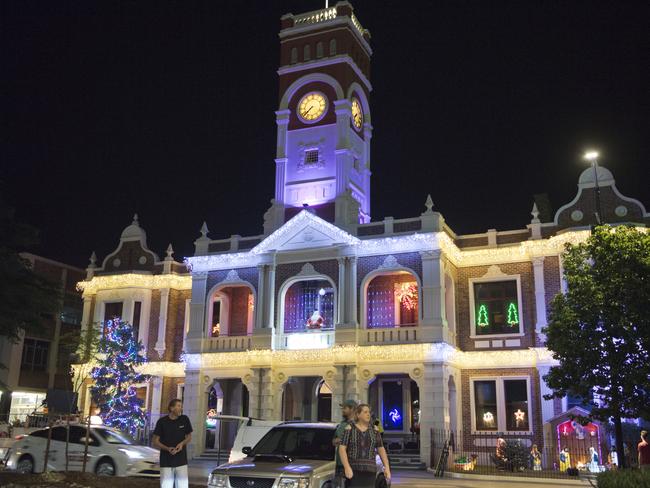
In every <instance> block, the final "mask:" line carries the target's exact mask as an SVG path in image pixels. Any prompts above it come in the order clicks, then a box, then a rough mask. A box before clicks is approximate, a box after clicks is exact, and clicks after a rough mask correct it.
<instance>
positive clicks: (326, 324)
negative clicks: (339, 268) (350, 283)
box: [284, 280, 334, 333]
mask: <svg viewBox="0 0 650 488" xmlns="http://www.w3.org/2000/svg"><path fill="white" fill-rule="evenodd" d="M333 328H334V289H333V288H332V285H331V284H330V283H329V282H328V281H326V280H306V281H299V282H297V283H294V284H293V285H291V286H290V287H289V289H288V290H287V292H286V294H285V297H284V332H285V333H290V332H305V331H307V330H322V329H333Z"/></svg>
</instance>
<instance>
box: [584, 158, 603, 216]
mask: <svg viewBox="0 0 650 488" xmlns="http://www.w3.org/2000/svg"><path fill="white" fill-rule="evenodd" d="M598 156H599V154H598V151H588V152H586V153H585V159H586V160H587V161H589V162H590V163H591V167H592V168H593V169H594V185H595V193H594V195H595V199H596V222H597V223H598V225H600V224H602V223H603V222H602V221H601V219H602V216H603V212H602V208H601V206H600V186H598Z"/></svg>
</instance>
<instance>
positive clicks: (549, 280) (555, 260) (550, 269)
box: [535, 256, 561, 346]
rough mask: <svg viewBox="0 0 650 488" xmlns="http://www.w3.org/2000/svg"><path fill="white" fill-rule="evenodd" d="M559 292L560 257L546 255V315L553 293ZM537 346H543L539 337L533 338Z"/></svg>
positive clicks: (553, 296)
mask: <svg viewBox="0 0 650 488" xmlns="http://www.w3.org/2000/svg"><path fill="white" fill-rule="evenodd" d="M560 292H561V281H560V258H559V257H558V256H547V257H546V258H544V298H545V299H546V316H547V318H548V317H549V314H550V313H551V302H552V301H553V298H555V295H557V294H558V293H560ZM535 342H536V345H537V346H543V344H542V342H541V341H540V340H539V338H537V337H536V338H535Z"/></svg>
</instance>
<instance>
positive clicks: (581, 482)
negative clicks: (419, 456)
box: [427, 468, 589, 486]
mask: <svg viewBox="0 0 650 488" xmlns="http://www.w3.org/2000/svg"><path fill="white" fill-rule="evenodd" d="M427 471H428V472H429V473H435V470H434V469H432V468H427ZM444 478H447V479H450V478H452V479H463V480H481V481H502V482H504V483H517V482H520V483H537V484H540V485H552V486H589V485H588V482H587V480H585V479H553V478H533V477H527V476H499V475H490V474H463V473H449V472H447V473H445V475H444ZM444 478H443V479H444Z"/></svg>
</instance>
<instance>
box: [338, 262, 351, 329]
mask: <svg viewBox="0 0 650 488" xmlns="http://www.w3.org/2000/svg"><path fill="white" fill-rule="evenodd" d="M347 260H348V258H336V261H337V262H338V264H339V289H338V296H337V311H338V321H337V324H336V327H337V328H338V327H340V326H342V325H347V324H348V313H347V310H346V309H347V307H348V301H347V299H346V296H345V294H346V289H347V283H346V281H347V268H348V265H347Z"/></svg>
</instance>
